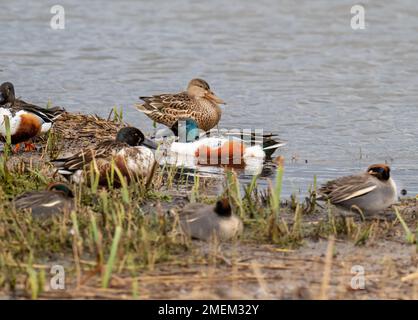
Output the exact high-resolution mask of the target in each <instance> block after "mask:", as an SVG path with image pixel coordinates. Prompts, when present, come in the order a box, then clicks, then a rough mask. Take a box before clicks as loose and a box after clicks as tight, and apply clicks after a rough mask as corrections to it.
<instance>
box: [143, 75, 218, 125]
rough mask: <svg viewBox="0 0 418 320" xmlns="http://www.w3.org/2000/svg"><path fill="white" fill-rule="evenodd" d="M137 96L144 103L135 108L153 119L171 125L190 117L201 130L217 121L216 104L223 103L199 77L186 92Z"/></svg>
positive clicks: (190, 84)
mask: <svg viewBox="0 0 418 320" xmlns="http://www.w3.org/2000/svg"><path fill="white" fill-rule="evenodd" d="M140 99H142V100H144V101H145V103H144V104H137V105H136V107H137V109H138V110H140V111H142V112H144V113H145V114H146V115H147V116H148V117H150V118H151V119H152V120H154V121H156V122H158V123H162V124H164V125H166V126H167V127H169V128H171V127H172V126H173V125H174V123H175V122H176V121H178V120H179V119H182V118H191V119H194V120H195V121H196V122H197V124H198V126H199V128H200V129H202V130H204V131H208V130H210V129H212V128H213V127H215V126H216V125H217V124H218V122H219V120H220V119H221V114H222V111H221V108H220V107H219V104H225V102H224V101H223V100H222V99H220V98H218V97H217V96H216V95H215V94H214V93H213V92H212V91H211V90H210V87H209V85H208V83H207V82H206V81H204V80H202V79H193V80H192V81H190V82H189V85H188V87H187V91H185V92H181V93H177V94H161V95H155V96H152V97H140Z"/></svg>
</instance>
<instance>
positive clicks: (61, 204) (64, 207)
mask: <svg viewBox="0 0 418 320" xmlns="http://www.w3.org/2000/svg"><path fill="white" fill-rule="evenodd" d="M13 204H14V207H15V208H16V210H25V209H28V210H30V211H31V213H32V215H33V216H34V217H35V218H41V217H50V216H53V215H57V214H62V213H70V212H71V211H72V210H73V209H74V194H73V191H72V190H71V188H70V187H69V186H68V185H67V184H65V183H62V182H54V183H51V184H49V185H48V187H47V188H46V190H42V191H30V192H25V193H23V194H21V195H19V196H17V197H16V198H15V199H14V200H13Z"/></svg>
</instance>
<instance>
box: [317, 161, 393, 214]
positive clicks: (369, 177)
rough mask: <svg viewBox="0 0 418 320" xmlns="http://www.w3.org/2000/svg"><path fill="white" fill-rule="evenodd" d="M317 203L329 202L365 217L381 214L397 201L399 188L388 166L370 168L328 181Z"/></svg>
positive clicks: (379, 165)
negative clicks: (363, 214)
mask: <svg viewBox="0 0 418 320" xmlns="http://www.w3.org/2000/svg"><path fill="white" fill-rule="evenodd" d="M319 194H320V195H321V196H320V197H319V198H318V200H329V201H330V202H331V203H332V204H335V205H337V206H341V207H343V208H345V209H349V210H351V209H353V210H361V212H362V213H365V214H369V213H371V214H376V213H381V212H382V211H383V210H385V209H386V208H388V207H390V206H391V205H392V204H394V203H396V201H397V190H396V184H395V182H394V181H393V180H392V178H391V177H390V168H389V167H388V166H387V165H385V164H374V165H371V166H370V167H369V168H368V169H367V172H364V173H360V174H357V175H351V176H346V177H341V178H338V179H335V180H332V181H328V182H327V183H326V184H325V185H323V186H322V187H321V188H320V189H319Z"/></svg>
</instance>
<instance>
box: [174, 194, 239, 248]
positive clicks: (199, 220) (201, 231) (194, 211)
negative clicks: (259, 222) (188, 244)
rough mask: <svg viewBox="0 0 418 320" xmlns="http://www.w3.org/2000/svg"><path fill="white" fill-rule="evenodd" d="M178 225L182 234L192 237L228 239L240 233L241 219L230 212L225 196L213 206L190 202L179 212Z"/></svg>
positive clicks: (206, 239)
mask: <svg viewBox="0 0 418 320" xmlns="http://www.w3.org/2000/svg"><path fill="white" fill-rule="evenodd" d="M179 221H180V227H181V229H182V231H183V233H184V234H186V235H187V236H188V237H190V238H193V239H199V240H205V241H208V240H211V239H213V238H216V239H218V240H221V241H222V240H223V241H226V240H229V239H232V238H235V237H237V236H239V235H241V234H242V231H243V229H244V226H243V223H242V221H241V219H240V218H239V217H238V216H237V215H235V214H233V213H232V208H231V206H230V204H229V201H228V199H227V198H224V199H222V200H219V201H218V202H217V203H216V205H215V206H211V205H207V204H202V203H192V204H189V205H186V206H185V207H184V208H183V210H182V211H181V212H180V213H179Z"/></svg>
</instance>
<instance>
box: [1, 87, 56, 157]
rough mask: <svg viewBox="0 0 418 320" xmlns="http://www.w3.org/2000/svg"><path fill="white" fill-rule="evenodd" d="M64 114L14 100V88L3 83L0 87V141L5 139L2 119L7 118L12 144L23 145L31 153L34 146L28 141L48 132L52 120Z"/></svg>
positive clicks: (54, 109) (3, 120) (5, 133)
mask: <svg viewBox="0 0 418 320" xmlns="http://www.w3.org/2000/svg"><path fill="white" fill-rule="evenodd" d="M63 112H64V109H62V108H59V107H54V108H51V109H45V108H41V107H38V106H35V105H33V104H30V103H26V102H25V101H23V100H19V99H16V97H15V90H14V86H13V84H12V83H10V82H5V83H3V84H2V85H1V86H0V139H1V140H5V139H6V135H7V132H6V124H5V119H4V117H8V118H9V122H10V135H11V140H12V141H11V142H12V144H17V146H16V148H15V150H18V149H19V143H22V142H24V143H25V150H26V151H31V150H34V149H35V146H34V145H33V144H32V143H28V141H29V140H30V139H32V138H34V137H36V136H38V135H39V134H41V133H45V132H48V131H49V129H51V126H52V124H53V122H54V120H55V119H56V118H57V117H58V116H59V115H60V114H61V113H63Z"/></svg>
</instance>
